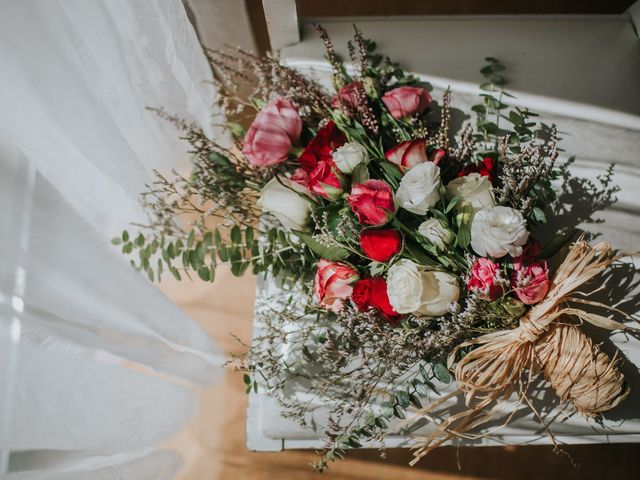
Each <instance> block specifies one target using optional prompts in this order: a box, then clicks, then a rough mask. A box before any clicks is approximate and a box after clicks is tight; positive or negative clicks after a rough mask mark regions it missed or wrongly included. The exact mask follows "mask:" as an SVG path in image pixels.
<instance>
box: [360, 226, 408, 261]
mask: <svg viewBox="0 0 640 480" xmlns="http://www.w3.org/2000/svg"><path fill="white" fill-rule="evenodd" d="M360 247H362V251H363V252H364V254H365V255H366V256H367V257H369V258H370V259H371V260H375V261H376V262H386V261H387V260H389V259H390V258H391V257H393V256H394V255H395V254H396V253H398V252H399V251H400V249H401V248H402V236H401V235H400V232H399V231H398V230H394V229H392V228H391V229H385V230H363V231H362V232H361V233H360Z"/></svg>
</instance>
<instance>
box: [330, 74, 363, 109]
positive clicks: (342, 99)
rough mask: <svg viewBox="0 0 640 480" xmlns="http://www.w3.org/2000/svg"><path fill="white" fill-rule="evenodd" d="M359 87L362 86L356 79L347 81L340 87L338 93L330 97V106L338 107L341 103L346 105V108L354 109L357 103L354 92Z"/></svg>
mask: <svg viewBox="0 0 640 480" xmlns="http://www.w3.org/2000/svg"><path fill="white" fill-rule="evenodd" d="M360 88H362V85H361V84H360V82H358V81H355V82H351V83H347V84H346V85H345V86H344V87H342V88H341V89H340V91H339V92H338V94H337V95H336V96H335V97H333V98H332V99H331V106H332V107H333V108H339V107H340V106H341V105H342V106H344V107H346V109H347V110H356V108H357V105H358V97H357V95H356V92H357V91H358V89H360Z"/></svg>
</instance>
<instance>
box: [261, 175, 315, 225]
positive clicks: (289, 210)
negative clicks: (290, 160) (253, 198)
mask: <svg viewBox="0 0 640 480" xmlns="http://www.w3.org/2000/svg"><path fill="white" fill-rule="evenodd" d="M280 182H282V183H283V184H284V185H283V184H282V183H280ZM305 192H306V190H305V188H304V187H302V186H301V185H298V184H297V183H295V182H292V181H291V180H289V179H288V178H280V181H278V179H276V178H273V179H271V181H269V183H267V184H266V185H265V186H264V188H263V189H262V192H261V193H260V198H259V199H258V205H259V206H260V208H262V211H263V212H269V213H271V214H272V215H273V216H274V217H276V218H277V219H278V221H280V223H281V224H282V226H283V227H285V228H286V229H289V230H303V229H304V225H305V223H306V222H307V218H308V217H309V212H310V211H311V201H310V200H308V199H307V197H305V196H304V195H305Z"/></svg>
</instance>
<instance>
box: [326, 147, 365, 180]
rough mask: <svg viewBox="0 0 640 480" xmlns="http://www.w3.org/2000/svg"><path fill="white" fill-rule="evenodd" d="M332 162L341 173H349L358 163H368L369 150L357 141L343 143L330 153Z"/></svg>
mask: <svg viewBox="0 0 640 480" xmlns="http://www.w3.org/2000/svg"><path fill="white" fill-rule="evenodd" d="M331 156H332V157H333V162H334V163H335V164H336V166H337V167H338V169H339V170H340V171H341V172H342V173H347V174H349V173H351V172H353V169H354V168H356V167H357V166H358V165H359V164H361V163H364V164H365V165H366V164H367V163H369V160H370V158H369V152H367V149H366V148H364V147H363V146H362V145H360V144H359V143H354V142H351V143H345V144H344V145H342V146H341V147H338V149H337V150H336V151H335V152H333V153H332V154H331Z"/></svg>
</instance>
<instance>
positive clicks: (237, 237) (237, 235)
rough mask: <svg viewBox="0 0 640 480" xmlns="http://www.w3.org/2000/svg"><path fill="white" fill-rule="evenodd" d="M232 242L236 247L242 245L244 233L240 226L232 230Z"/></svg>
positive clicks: (235, 226)
mask: <svg viewBox="0 0 640 480" xmlns="http://www.w3.org/2000/svg"><path fill="white" fill-rule="evenodd" d="M231 241H232V242H233V243H235V244H236V245H239V244H241V243H242V231H241V230H240V227H238V225H234V226H233V227H232V228H231Z"/></svg>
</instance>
